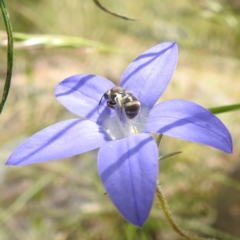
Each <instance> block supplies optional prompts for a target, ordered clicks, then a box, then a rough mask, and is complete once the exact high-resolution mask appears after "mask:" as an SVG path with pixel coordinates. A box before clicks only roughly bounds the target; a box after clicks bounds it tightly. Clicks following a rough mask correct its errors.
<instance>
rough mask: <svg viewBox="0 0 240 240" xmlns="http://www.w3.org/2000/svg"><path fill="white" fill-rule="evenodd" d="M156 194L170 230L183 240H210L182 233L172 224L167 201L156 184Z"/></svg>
mask: <svg viewBox="0 0 240 240" xmlns="http://www.w3.org/2000/svg"><path fill="white" fill-rule="evenodd" d="M156 194H157V198H158V200H159V202H160V204H161V206H162V209H163V212H164V214H165V217H166V218H167V220H168V222H169V223H170V225H171V227H172V229H173V230H174V231H175V232H176V233H177V234H178V235H179V236H181V237H182V238H183V239H186V240H210V239H209V238H200V237H192V236H189V235H187V234H186V233H184V232H183V231H182V230H181V229H180V228H179V227H178V226H177V224H176V223H175V222H174V220H173V218H172V215H171V213H170V211H169V208H168V204H167V201H166V199H165V197H164V195H163V192H162V189H161V186H160V185H159V184H157V189H156ZM212 240H213V239H212Z"/></svg>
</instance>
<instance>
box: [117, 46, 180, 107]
mask: <svg viewBox="0 0 240 240" xmlns="http://www.w3.org/2000/svg"><path fill="white" fill-rule="evenodd" d="M177 59H178V48H177V44H176V43H174V42H166V43H162V44H159V45H157V46H155V47H153V48H151V49H149V50H148V51H146V52H144V53H143V54H142V55H140V56H139V57H138V58H137V59H135V60H134V61H133V62H132V63H131V64H130V65H129V66H128V67H127V69H126V70H125V72H124V73H123V75H122V79H121V84H120V85H121V86H122V87H124V88H126V89H127V90H129V91H130V92H131V93H133V94H135V95H136V96H137V97H138V98H139V101H140V102H141V104H142V105H145V106H147V107H148V108H152V106H153V105H154V104H155V103H156V101H157V100H158V99H159V97H160V96H161V95H162V93H163V92H164V90H165V88H166V87H167V85H168V83H169V81H170V80H171V78H172V75H173V72H174V70H175V68H176V65H177Z"/></svg>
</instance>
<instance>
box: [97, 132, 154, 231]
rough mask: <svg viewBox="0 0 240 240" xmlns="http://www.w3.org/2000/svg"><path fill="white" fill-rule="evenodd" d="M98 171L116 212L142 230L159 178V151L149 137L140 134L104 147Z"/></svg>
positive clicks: (99, 159) (101, 150) (101, 151)
mask: <svg viewBox="0 0 240 240" xmlns="http://www.w3.org/2000/svg"><path fill="white" fill-rule="evenodd" d="M98 170H99V174H100V177H101V179H102V182H103V184H104V186H105V189H106V191H107V193H108V195H109V197H110V198H111V200H112V202H113V203H114V205H115V206H116V208H117V209H118V210H119V212H120V213H121V214H122V215H123V217H124V218H125V219H126V220H127V221H129V222H130V223H132V224H134V225H137V226H139V227H141V226H142V225H143V224H144V222H145V221H146V220H147V218H148V215H149V212H150V210H151V206H152V203H153V198H154V193H155V190H156V182H157V175H158V150H157V146H156V143H155V141H154V140H153V138H152V136H151V135H150V134H146V133H143V134H138V135H133V136H129V137H127V138H123V139H120V140H116V141H111V142H108V143H106V144H104V145H103V146H102V147H101V149H100V150H99V154H98Z"/></svg>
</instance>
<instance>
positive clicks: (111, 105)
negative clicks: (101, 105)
mask: <svg viewBox="0 0 240 240" xmlns="http://www.w3.org/2000/svg"><path fill="white" fill-rule="evenodd" d="M114 105H116V103H113V102H111V101H107V106H108V107H109V108H112V109H115V107H114Z"/></svg>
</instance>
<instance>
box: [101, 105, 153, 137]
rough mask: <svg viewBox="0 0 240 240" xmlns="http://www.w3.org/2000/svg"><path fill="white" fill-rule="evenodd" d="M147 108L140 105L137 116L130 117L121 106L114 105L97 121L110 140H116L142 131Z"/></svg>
mask: <svg viewBox="0 0 240 240" xmlns="http://www.w3.org/2000/svg"><path fill="white" fill-rule="evenodd" d="M148 113H149V109H148V108H146V107H141V109H140V111H139V113H138V115H137V116H135V117H134V118H133V119H130V118H129V117H128V116H127V115H126V113H125V110H124V109H123V108H121V107H120V106H118V105H116V106H115V108H114V109H111V111H110V113H109V114H106V115H104V117H102V118H101V120H100V121H99V124H100V125H101V127H102V128H103V129H104V130H105V131H106V133H107V134H108V135H109V137H110V138H111V140H117V139H121V138H124V137H128V136H131V135H134V134H138V133H143V132H144V129H145V125H146V122H147V116H148Z"/></svg>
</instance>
